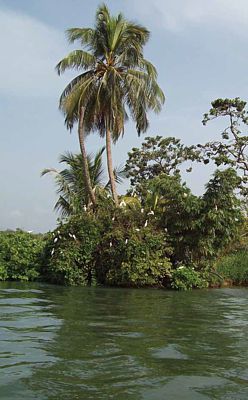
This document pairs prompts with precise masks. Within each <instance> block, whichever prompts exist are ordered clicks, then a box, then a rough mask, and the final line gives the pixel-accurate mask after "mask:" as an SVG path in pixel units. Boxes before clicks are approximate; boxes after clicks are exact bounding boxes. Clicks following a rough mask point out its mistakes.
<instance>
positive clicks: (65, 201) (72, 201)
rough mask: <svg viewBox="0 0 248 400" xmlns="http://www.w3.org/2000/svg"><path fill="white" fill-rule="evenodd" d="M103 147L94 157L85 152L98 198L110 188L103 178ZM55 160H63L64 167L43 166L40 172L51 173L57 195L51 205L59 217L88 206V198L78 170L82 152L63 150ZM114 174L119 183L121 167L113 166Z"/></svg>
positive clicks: (101, 197) (105, 195) (83, 209)
mask: <svg viewBox="0 0 248 400" xmlns="http://www.w3.org/2000/svg"><path fill="white" fill-rule="evenodd" d="M104 151H105V148H104V147H103V148H102V149H100V151H99V152H98V153H97V154H96V156H95V157H94V158H93V157H92V156H91V155H88V156H87V163H88V167H89V174H90V180H91V185H92V189H93V191H94V193H95V195H96V197H97V198H98V199H99V201H103V199H104V198H106V197H109V189H110V184H109V181H107V182H105V179H104V168H103V161H102V156H103V153H104ZM59 162H60V163H63V164H66V168H65V169H63V170H62V171H58V170H57V169H54V168H47V169H44V170H43V171H42V173H41V175H42V176H44V175H46V174H52V175H53V176H54V179H55V184H56V186H57V193H58V195H59V198H58V200H57V202H56V204H55V206H54V209H55V210H56V211H58V212H59V213H60V215H61V217H62V218H64V217H68V216H70V215H76V214H79V213H80V212H82V211H86V210H87V209H88V210H89V209H90V205H91V201H90V198H89V195H88V192H87V189H86V186H85V180H84V176H83V171H82V154H73V153H70V152H67V153H65V154H62V155H61V156H60V157H59ZM114 176H115V181H116V182H117V183H119V184H120V183H121V182H122V180H123V178H124V177H125V171H124V170H123V169H122V168H121V167H119V168H116V169H114Z"/></svg>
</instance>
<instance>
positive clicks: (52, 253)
mask: <svg viewBox="0 0 248 400" xmlns="http://www.w3.org/2000/svg"><path fill="white" fill-rule="evenodd" d="M53 255H54V248H53V249H52V251H51V256H53Z"/></svg>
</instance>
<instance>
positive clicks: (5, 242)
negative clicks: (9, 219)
mask: <svg viewBox="0 0 248 400" xmlns="http://www.w3.org/2000/svg"><path fill="white" fill-rule="evenodd" d="M44 246H45V239H44V237H43V236H42V235H34V234H31V233H28V232H23V231H21V230H17V231H14V232H13V231H5V232H0V281H1V280H7V279H8V280H21V281H33V280H35V279H37V278H39V276H40V268H41V264H42V252H43V249H44Z"/></svg>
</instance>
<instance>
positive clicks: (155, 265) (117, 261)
mask: <svg viewBox="0 0 248 400" xmlns="http://www.w3.org/2000/svg"><path fill="white" fill-rule="evenodd" d="M170 251H171V249H170V248H169V246H168V244H167V241H166V236H165V235H162V234H159V233H156V232H154V231H153V230H151V229H149V228H148V227H140V228H134V227H131V228H129V229H127V227H126V226H123V225H120V224H113V227H112V229H111V231H109V232H107V233H106V234H105V235H104V236H103V238H102V240H101V242H100V246H99V248H98V255H99V258H98V269H99V271H98V277H99V280H100V281H101V283H103V284H108V285H115V286H148V285H149V286H154V285H155V286H161V285H163V281H164V280H165V279H166V276H168V273H169V271H170V268H171V264H170V261H169V259H168V255H169V254H170Z"/></svg>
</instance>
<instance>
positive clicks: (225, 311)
mask: <svg viewBox="0 0 248 400" xmlns="http://www.w3.org/2000/svg"><path fill="white" fill-rule="evenodd" d="M0 399H1V400H17V399H18V400H22V399H23V400H28V399H30V400H31V399H32V400H33V399H38V400H43V399H49V400H50V399H51V400H53V399H54V400H55V399H56V400H59V399H61V400H64V399H68V400H69V399H70V400H74V399H87V400H89V399H96V400H98V399H106V400H109V399H116V400H122V399H123V400H139V399H140V400H141V399H142V400H163V399H165V400H181V399H183V400H204V399H205V400H207V399H211V400H212V399H223V400H224V399H225V400H231V399H232V400H233V399H237V400H241V399H245V400H247V399H248V289H219V290H202V291H200V290H199V291H193V292H187V293H180V292H170V291H163V290H152V289H151V290H148V289H147V290H143V289H142V290H141V289H140V290H135V289H101V288H99V289H94V288H63V287H58V286H52V285H51V286H49V285H43V284H17V283H1V284H0Z"/></svg>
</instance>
